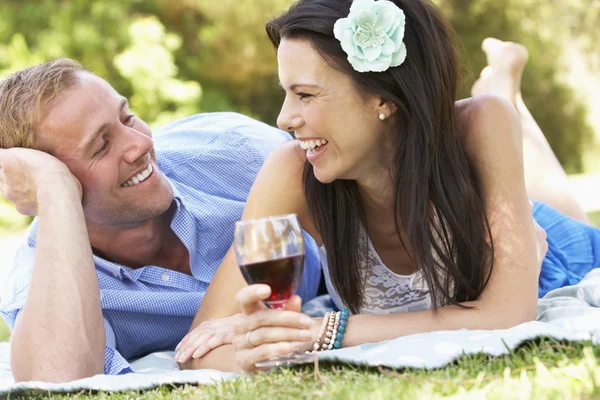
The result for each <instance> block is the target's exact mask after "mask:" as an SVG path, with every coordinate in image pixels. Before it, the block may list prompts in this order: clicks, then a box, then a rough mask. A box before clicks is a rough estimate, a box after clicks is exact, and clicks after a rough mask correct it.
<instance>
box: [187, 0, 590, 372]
mask: <svg viewBox="0 0 600 400" xmlns="http://www.w3.org/2000/svg"><path fill="white" fill-rule="evenodd" d="M267 32H268V34H269V37H270V39H271V41H272V42H273V44H274V45H275V47H276V48H277V54H278V63H279V77H280V81H281V85H282V87H283V88H284V89H285V91H286V99H285V102H284V104H283V106H282V110H281V114H280V116H279V119H278V125H279V127H280V128H281V129H284V130H288V131H294V133H295V137H296V139H297V140H296V141H293V142H288V143H286V144H285V145H283V146H282V147H281V148H279V149H278V150H276V151H275V152H274V153H273V154H272V155H271V156H270V157H269V159H268V160H267V161H266V162H265V164H264V166H263V168H262V170H261V172H260V174H259V176H258V178H257V180H256V182H255V184H254V186H253V188H252V190H251V193H250V195H249V197H248V201H247V204H246V209H245V211H244V216H243V219H252V218H259V217H263V216H267V215H278V214H287V213H296V214H298V216H299V218H300V221H301V224H302V226H303V228H304V229H305V230H306V231H307V232H308V233H309V234H310V235H311V236H312V237H313V238H315V240H316V241H317V243H319V244H320V245H322V252H323V257H322V263H323V267H324V273H325V277H326V282H327V287H328V290H329V292H330V294H331V295H332V298H333V299H334V301H335V303H336V305H337V307H338V308H340V309H342V308H347V309H349V310H350V311H351V313H352V315H351V316H350V317H349V318H348V321H347V330H346V332H345V336H344V337H343V340H341V343H340V344H341V345H342V346H353V345H358V344H362V343H367V342H376V341H381V340H386V339H391V338H395V337H398V336H402V335H407V334H412V333H418V332H426V331H433V330H445V329H459V328H468V329H499V328H506V327H510V326H514V325H517V324H519V323H522V322H525V321H529V320H532V319H534V318H535V315H536V304H537V298H538V278H539V276H540V265H541V263H542V259H543V258H544V254H545V251H546V248H545V246H546V242H545V237H544V233H543V231H542V230H540V231H539V235H538V238H537V241H536V234H535V227H534V222H533V221H532V218H531V208H530V204H529V202H528V195H527V191H526V185H525V182H524V180H523V176H524V175H523V174H524V171H523V157H522V136H521V123H522V121H521V120H520V117H519V114H517V112H516V111H515V107H513V106H512V105H511V104H510V102H508V101H506V100H503V99H502V98H500V97H497V96H490V95H480V96H476V97H474V98H471V99H467V100H463V101H459V102H455V98H456V85H457V82H458V77H457V62H456V57H455V51H454V47H453V43H454V39H453V37H452V34H451V29H450V28H449V27H448V25H447V23H446V22H445V21H444V19H443V18H442V17H441V16H440V15H439V13H438V11H437V10H436V9H435V7H434V6H432V5H430V4H429V3H427V2H425V1H423V0H417V1H415V0H394V1H393V2H391V1H383V0H381V1H373V0H356V1H354V2H351V1H340V0H301V1H300V2H299V3H297V5H295V6H294V7H292V8H291V9H290V10H289V11H288V12H286V13H285V14H284V15H282V16H281V17H279V18H277V19H275V20H274V21H271V22H270V23H269V24H268V25H267ZM490 46H491V47H492V48H494V46H495V47H496V48H497V47H498V46H499V44H498V43H489V42H488V47H490ZM490 52H493V51H491V50H490V49H488V55H490ZM501 64H502V63H501V62H498V66H500V67H501ZM492 68H493V66H492ZM488 72H490V71H488ZM492 72H494V73H497V74H499V75H502V68H496V71H492ZM484 75H485V74H484ZM487 75H488V76H482V80H481V81H480V83H479V85H478V89H477V90H479V91H486V90H492V91H496V92H502V91H505V92H506V93H503V94H504V97H509V98H511V97H513V98H514V99H515V100H514V104H515V105H517V103H516V102H517V100H516V94H517V91H518V86H517V87H516V90H513V91H514V93H511V90H512V89H511V88H510V85H506V86H505V87H503V88H487V89H486V88H484V87H485V86H486V79H487V83H490V82H494V84H496V83H498V82H501V81H502V79H501V78H498V79H494V78H493V77H490V76H489V75H490V74H489V73H488V74H487ZM507 82H510V80H507ZM513 89H514V88H513ZM521 118H523V116H522V117H521ZM537 208H538V213H539V214H540V215H539V217H540V220H543V221H544V223H545V224H547V226H548V227H551V226H554V225H556V222H557V221H560V222H561V223H564V224H565V225H568V226H569V229H572V230H577V232H578V234H580V235H579V236H578V238H579V239H580V240H581V241H582V243H583V244H582V246H583V247H585V248H586V249H588V250H589V251H588V253H590V254H591V253H592V251H591V247H592V246H595V245H596V242H595V240H596V239H597V238H598V236H599V235H598V233H597V231H596V230H595V229H594V228H591V227H587V226H585V225H583V224H579V223H577V222H574V221H573V220H570V219H567V218H566V217H563V216H561V215H559V214H558V213H555V212H554V211H553V210H552V209H550V208H548V207H545V206H537ZM563 208H564V209H565V210H566V211H568V212H571V213H572V215H573V216H578V215H579V214H578V213H580V211H579V209H577V208H576V207H571V208H569V207H563ZM576 214H577V215H576ZM550 231H552V232H554V231H553V230H550ZM549 242H550V243H551V244H552V243H555V242H554V241H553V240H550V239H549ZM559 245H560V243H559ZM586 246H587V247H586ZM558 247H560V246H558ZM550 250H551V253H552V252H553V251H554V249H552V248H551V249H550ZM559 250H560V249H559ZM592 264H593V266H597V263H596V260H595V259H593V260H592V262H590V263H589V268H591V267H592ZM578 268H579V270H578V271H577V274H576V275H578V276H577V277H572V278H573V279H580V277H581V276H582V275H583V273H585V272H587V270H589V268H588V267H587V266H586V267H585V268H583V267H578ZM586 269H587V270H586ZM542 276H544V272H542ZM562 283H565V282H562ZM554 284H555V286H556V284H557V282H554ZM240 289H241V290H240ZM546 289H549V287H548V285H546V287H545V289H544V290H546ZM238 291H239V292H238ZM236 293H237V300H238V302H239V308H237V307H236V306H235V304H234V303H233V298H234V297H235V296H236ZM268 295H269V288H268V287H267V286H265V285H252V286H246V284H245V282H244V281H243V278H242V277H241V274H240V273H239V270H238V267H237V266H236V263H235V258H234V257H233V252H232V251H230V252H229V253H228V255H227V256H226V257H225V259H224V260H223V264H222V266H221V267H220V269H219V271H218V273H217V275H216V276H215V278H214V280H213V282H212V283H211V286H210V288H209V290H208V292H207V294H206V297H205V300H204V301H203V303H202V306H201V308H200V310H199V312H198V315H197V317H196V319H195V321H194V324H193V326H198V325H199V324H200V322H202V321H208V320H210V319H214V318H222V317H225V316H229V315H233V314H235V313H236V312H238V310H239V309H240V308H241V311H242V316H240V317H235V319H236V322H237V325H236V328H235V335H232V334H226V333H225V334H221V333H218V334H214V333H215V332H226V331H227V330H228V329H229V328H228V326H230V325H228V321H225V322H223V321H220V322H215V323H204V325H199V328H197V329H196V330H194V331H193V332H192V333H191V334H190V335H188V337H186V339H185V340H184V341H182V344H181V346H180V348H179V353H178V358H177V359H178V360H179V361H180V362H184V361H186V360H187V359H189V357H190V356H192V353H193V352H195V354H194V356H201V355H203V354H204V353H206V352H207V351H208V350H210V349H212V348H215V347H217V346H219V345H221V344H223V343H227V342H229V341H231V340H232V341H233V348H232V347H231V346H229V345H225V346H221V347H219V348H217V349H215V350H213V351H211V352H210V353H208V354H207V355H206V356H204V357H203V358H202V359H196V360H195V361H193V362H192V363H191V364H185V365H184V366H185V367H189V366H191V367H211V368H218V369H234V370H235V368H234V366H233V365H232V364H233V361H234V359H235V360H237V363H238V365H239V367H240V368H241V369H242V370H244V371H252V370H254V364H255V363H256V362H259V361H263V360H266V359H268V358H270V357H273V356H277V355H281V354H285V353H289V352H292V351H298V350H300V351H304V350H312V349H313V348H314V347H315V343H316V342H318V341H319V340H322V339H323V337H324V336H323V334H324V330H323V329H327V328H324V327H326V326H327V323H326V321H325V320H323V319H322V318H318V319H310V318H308V317H306V316H305V315H302V314H301V313H298V312H297V311H299V308H300V299H299V298H293V299H292V300H290V301H289V302H288V304H287V306H286V308H287V311H284V312H281V311H278V310H271V309H265V307H264V306H263V304H262V302H261V301H262V300H263V299H266V298H267V297H268ZM338 318H339V315H338ZM229 322H230V321H229ZM322 323H323V324H322ZM220 327H224V328H223V329H222V330H221V328H220ZM330 333H331V332H330ZM232 338H233V339H232ZM321 343H322V342H321ZM234 351H235V357H233V352H234Z"/></svg>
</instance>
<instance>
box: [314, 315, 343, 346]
mask: <svg viewBox="0 0 600 400" xmlns="http://www.w3.org/2000/svg"><path fill="white" fill-rule="evenodd" d="M349 314H350V312H349V311H348V310H345V309H344V310H342V311H336V312H327V313H326V314H325V316H324V317H323V322H322V324H321V329H320V330H319V335H318V336H317V339H316V341H315V343H314V345H313V351H312V352H313V353H315V352H317V351H324V350H332V349H339V348H341V347H342V340H343V339H344V333H345V332H346V326H347V324H348V315H349Z"/></svg>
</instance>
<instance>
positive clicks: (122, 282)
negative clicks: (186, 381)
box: [0, 113, 320, 375]
mask: <svg viewBox="0 0 600 400" xmlns="http://www.w3.org/2000/svg"><path fill="white" fill-rule="evenodd" d="M289 139H290V136H289V135H288V134H287V133H285V132H282V131H280V130H277V129H275V128H273V127H270V126H268V125H266V124H263V123H261V122H258V121H255V120H253V119H251V118H248V117H245V116H242V115H239V114H234V113H208V114H200V115H195V116H192V117H189V118H186V119H183V120H180V121H177V122H175V123H172V124H170V125H168V126H166V127H164V128H162V129H160V130H159V131H158V132H157V133H156V134H155V135H154V148H155V150H156V156H157V160H158V165H159V167H160V169H161V170H162V172H163V173H164V175H165V176H166V177H167V179H168V180H169V182H170V183H171V186H172V187H173V191H174V199H173V201H174V202H175V205H176V211H175V213H174V216H173V221H172V222H171V228H172V229H173V231H174V232H175V233H176V234H177V236H178V237H179V238H180V239H181V241H182V242H183V243H184V244H185V246H186V247H187V248H188V250H189V253H190V262H191V270H192V275H191V276H190V275H186V274H183V273H180V272H176V271H172V270H169V269H165V268H161V267H157V266H153V265H148V266H145V267H143V268H139V269H131V268H128V267H125V266H123V265H120V264H116V263H113V262H109V261H107V260H104V259H102V258H100V257H97V256H94V263H95V266H96V272H97V277H98V285H99V287H100V301H101V304H102V313H103V317H104V326H105V330H106V356H105V366H104V372H105V373H106V374H112V375H116V374H124V373H128V372H133V370H132V369H131V366H130V365H129V362H128V360H131V359H134V358H137V357H141V356H144V355H146V354H148V353H152V352H155V351H160V350H173V349H174V348H175V346H176V345H177V343H178V342H179V341H180V340H181V339H182V338H183V336H185V334H186V333H187V332H188V330H189V328H190V325H191V323H192V319H193V317H194V315H195V314H196V311H197V310H198V307H199V306H200V303H201V302H202V299H203V297H204V293H205V292H206V289H207V288H208V284H209V283H210V281H211V279H212V277H213V276H214V274H215V272H216V270H217V267H218V266H219V264H220V263H221V260H222V258H223V257H224V256H225V253H226V252H227V250H228V249H229V246H230V245H231V242H232V239H233V223H234V222H235V221H237V220H239V219H240V218H241V215H242V211H243V207H244V202H245V201H246V197H247V195H248V192H249V190H250V187H251V185H252V183H253V181H254V178H255V177H256V175H257V173H258V171H259V169H260V167H261V165H262V164H263V161H264V160H265V158H266V157H267V155H268V154H269V153H270V152H271V151H272V150H273V149H274V148H275V147H277V146H279V145H280V144H281V143H283V142H285V141H286V140H289ZM36 234H37V220H35V221H34V222H33V223H32V225H31V227H30V229H29V233H28V237H27V240H26V243H24V244H23V246H22V247H21V248H20V249H19V251H18V252H17V255H16V257H15V260H14V263H13V267H12V271H11V272H10V274H9V277H8V281H7V283H6V287H5V289H4V292H3V293H4V296H3V297H2V300H1V302H0V313H1V314H2V317H3V318H4V320H5V321H6V323H7V324H8V326H9V327H10V328H11V329H13V328H14V325H15V320H16V318H17V315H18V313H19V310H21V309H22V308H23V305H24V304H25V300H26V298H27V293H28V289H29V283H30V280H31V274H32V268H33V262H34V256H35V242H36ZM305 237H306V238H307V242H306V244H307V246H306V264H305V269H304V275H303V277H302V282H301V284H300V288H299V289H298V292H297V293H298V294H299V295H300V296H301V297H302V298H303V299H305V300H309V299H311V298H313V297H315V295H316V293H317V289H318V285H319V278H320V263H319V258H318V257H319V256H318V249H317V246H316V245H315V243H314V241H313V240H312V239H311V238H310V237H308V236H307V235H305ZM222 300H223V301H232V299H222ZM209 306H210V305H209ZM74 345H75V344H74Z"/></svg>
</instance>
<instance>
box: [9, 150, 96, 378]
mask: <svg viewBox="0 0 600 400" xmlns="http://www.w3.org/2000/svg"><path fill="white" fill-rule="evenodd" d="M0 167H1V168H2V170H3V173H2V177H1V178H2V181H3V182H2V184H3V185H2V186H3V191H4V195H5V197H6V198H7V199H9V200H11V201H12V202H14V203H15V205H16V206H17V209H18V210H19V211H21V212H22V213H26V214H29V215H34V214H37V215H38V216H39V225H38V235H37V246H36V247H37V249H36V256H35V262H34V266H33V272H32V278H31V283H30V287H29V294H28V297H27V300H26V302H25V305H24V307H23V309H22V310H21V311H20V312H19V316H18V318H17V321H16V324H15V328H14V330H13V334H12V338H11V342H12V345H11V368H12V372H13V375H14V377H15V380H16V381H32V380H36V381H50V382H64V381H71V380H75V379H80V378H84V377H89V376H92V375H95V374H99V373H103V372H104V350H105V344H106V338H105V336H106V335H105V331H104V324H103V319H102V310H101V307H100V292H99V289H98V281H97V277H96V272H95V268H94V262H93V257H92V250H91V246H90V242H89V238H88V233H87V227H86V224H85V217H84V214H83V207H82V204H81V188H80V185H79V183H78V182H77V180H76V179H75V177H73V175H72V174H71V173H70V172H69V170H68V169H67V168H66V166H64V164H62V163H60V162H59V161H58V160H56V159H55V158H54V157H52V156H50V155H48V154H45V153H41V152H37V151H35V150H29V149H10V150H0Z"/></svg>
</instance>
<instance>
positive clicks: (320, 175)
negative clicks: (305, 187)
mask: <svg viewBox="0 0 600 400" xmlns="http://www.w3.org/2000/svg"><path fill="white" fill-rule="evenodd" d="M313 172H314V174H315V178H317V180H318V181H319V182H321V183H323V184H327V183H331V182H333V181H335V180H336V179H337V178H336V176H335V175H333V174H329V173H326V172H325V171H320V170H317V169H314V170H313Z"/></svg>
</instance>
